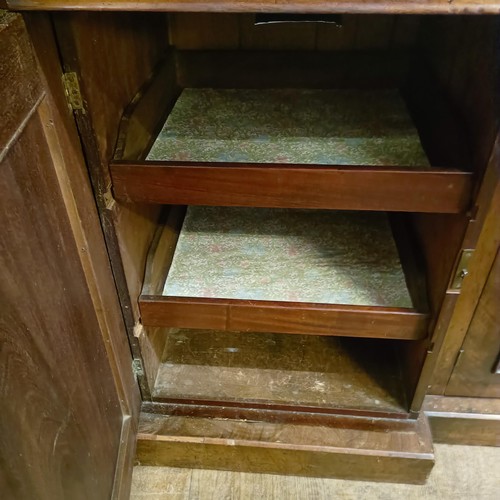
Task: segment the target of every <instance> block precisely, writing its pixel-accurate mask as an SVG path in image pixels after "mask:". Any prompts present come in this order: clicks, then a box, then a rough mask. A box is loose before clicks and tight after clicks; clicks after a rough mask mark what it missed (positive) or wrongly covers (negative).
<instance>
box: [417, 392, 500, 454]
mask: <svg viewBox="0 0 500 500" xmlns="http://www.w3.org/2000/svg"><path fill="white" fill-rule="evenodd" d="M423 410H424V412H425V414H426V415H427V417H428V419H429V423H430V426H431V430H432V436H433V439H434V441H435V442H436V443H447V444H462V445H469V446H500V399H494V398H463V397H450V396H426V398H425V401H424V406H423Z"/></svg>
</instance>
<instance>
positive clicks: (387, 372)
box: [152, 330, 408, 418]
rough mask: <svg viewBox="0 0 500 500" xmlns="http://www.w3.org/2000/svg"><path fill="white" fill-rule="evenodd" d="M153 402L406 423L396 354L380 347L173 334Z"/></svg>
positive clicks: (359, 342)
mask: <svg viewBox="0 0 500 500" xmlns="http://www.w3.org/2000/svg"><path fill="white" fill-rule="evenodd" d="M152 397H153V400H154V401H157V402H170V403H179V404H182V403H184V404H197V405H200V404H201V405H210V406H214V405H217V406H224V407H225V406H229V407H231V406H233V407H235V406H236V407H239V408H254V409H255V408H260V409H263V410H272V409H274V410H279V411H288V410H290V411H292V410H293V411H298V412H300V411H303V412H316V413H339V412H340V413H343V412H344V413H349V414H357V415H375V416H385V417H394V418H406V417H407V413H408V406H407V402H406V399H405V398H406V393H405V386H404V381H403V380H402V375H401V370H400V366H399V359H398V357H397V351H396V349H395V346H394V345H393V344H392V343H390V342H388V341H385V340H378V339H369V340H367V339H347V338H335V337H315V336H310V335H281V334H273V333H265V334H264V333H232V334H228V333H227V332H220V331H206V330H173V331H169V332H167V333H166V342H165V349H164V352H163V356H162V358H161V364H160V366H159V370H158V374H157V377H156V383H155V386H154V389H153V391H152Z"/></svg>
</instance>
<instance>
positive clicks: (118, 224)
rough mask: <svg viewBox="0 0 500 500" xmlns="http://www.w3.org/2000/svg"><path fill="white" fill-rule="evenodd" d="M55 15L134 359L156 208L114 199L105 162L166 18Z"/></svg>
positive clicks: (157, 50)
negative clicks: (77, 95) (74, 79)
mask: <svg viewBox="0 0 500 500" xmlns="http://www.w3.org/2000/svg"><path fill="white" fill-rule="evenodd" d="M53 19H54V25H55V30H56V36H57V40H58V44H59V49H60V52H61V58H62V61H63V66H64V70H65V71H73V72H76V73H77V75H78V80H79V85H80V89H81V92H82V95H83V100H84V109H83V110H80V111H77V112H75V118H76V121H77V124H78V129H79V133H80V136H81V140H82V145H83V150H84V153H85V156H86V160H87V165H88V169H89V173H90V179H91V182H92V187H93V190H94V193H95V197H96V201H97V205H98V209H99V216H100V218H101V224H102V227H103V231H104V236H105V240H106V245H107V249H108V252H109V254H110V261H111V267H112V270H113V275H114V279H115V282H116V286H117V289H118V293H119V298H120V303H121V306H122V312H123V316H124V319H125V324H126V328H127V333H128V338H129V342H130V345H131V348H132V352H133V356H134V358H137V359H140V358H141V353H140V348H139V345H138V341H137V339H136V338H135V337H134V334H133V329H134V326H135V323H136V322H137V321H138V317H139V311H138V305H137V300H136V299H137V297H138V296H139V293H140V288H141V286H142V279H143V273H144V263H145V260H146V256H147V251H148V248H149V245H150V243H151V240H152V238H153V235H154V231H155V225H156V222H157V219H158V216H159V212H160V208H159V207H158V206H154V205H141V204H125V203H116V202H115V200H114V199H113V197H112V194H111V180H110V177H109V170H108V161H109V159H110V158H111V157H112V155H113V151H114V149H115V145H116V141H117V137H118V129H119V125H120V122H121V118H122V114H123V112H124V109H125V107H126V106H127V105H128V104H129V103H130V102H131V101H132V99H133V97H134V95H135V94H136V93H137V92H138V90H139V89H140V87H141V86H142V85H143V84H144V82H145V81H147V79H148V77H149V76H150V74H151V73H152V72H153V69H154V68H155V67H156V65H157V63H158V62H159V60H160V59H161V58H162V57H163V56H164V51H165V48H166V40H165V37H164V34H165V20H164V18H163V17H162V16H154V15H148V14H146V13H142V14H139V13H135V14H127V13H113V14H109V13H108V14H104V13H102V14H98V13H57V14H54V15H53ZM162 40H163V43H162ZM123 68H127V71H126V72H125V73H126V76H125V77H124V78H116V75H118V74H119V73H121V72H122V71H123ZM103 89H106V91H105V92H103ZM139 380H140V383H141V391H142V395H143V397H146V398H147V397H148V396H149V388H148V385H147V381H146V379H145V378H143V377H139Z"/></svg>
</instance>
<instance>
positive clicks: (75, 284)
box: [0, 18, 123, 499]
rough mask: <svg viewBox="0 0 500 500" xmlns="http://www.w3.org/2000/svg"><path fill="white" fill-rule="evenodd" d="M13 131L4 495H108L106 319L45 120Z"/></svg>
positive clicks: (4, 290)
mask: <svg viewBox="0 0 500 500" xmlns="http://www.w3.org/2000/svg"><path fill="white" fill-rule="evenodd" d="M18 19H20V18H18ZM18 22H20V21H18ZM0 36H1V33H0ZM0 52H1V51H0ZM11 61H12V62H13V63H15V62H16V61H18V59H16V58H12V59H11ZM33 69H34V70H35V69H36V66H33ZM4 82H5V80H3V79H2V84H4ZM10 83H11V84H13V85H12V86H13V88H17V89H18V90H19V89H21V88H22V82H19V84H18V85H14V82H10ZM11 133H16V134H18V135H17V140H16V141H15V143H14V144H13V145H12V146H11V147H10V148H9V150H8V152H7V153H6V155H5V157H4V159H3V161H2V164H1V169H2V176H1V179H0V192H1V196H0V205H1V207H0V213H1V225H2V231H1V236H0V260H1V268H2V280H1V281H0V296H1V304H2V307H1V314H0V317H1V319H0V341H1V344H2V349H1V351H0V353H1V354H0V357H1V365H2V367H3V369H2V374H1V376H0V388H1V389H0V397H1V400H2V412H1V413H0V427H1V432H0V441H1V442H0V450H1V452H0V453H1V455H2V457H1V461H2V464H3V466H2V468H1V474H0V482H1V486H0V489H1V491H2V494H3V495H4V496H6V497H9V498H47V499H49V498H51V499H59V498H61V499H62V498H68V497H72V498H85V497H88V496H92V497H93V498H103V499H104V498H109V497H110V495H111V492H112V487H113V478H114V473H115V462H116V457H117V455H118V449H119V445H120V433H121V427H122V419H123V415H122V409H121V407H120V402H119V399H118V396H117V393H116V387H115V382H114V380H113V375H112V372H111V368H110V366H109V362H108V359H107V353H106V349H105V346H104V342H103V339H102V337H101V335H100V325H99V321H98V319H97V318H96V313H95V311H94V304H93V301H92V299H91V296H90V293H89V289H88V288H87V284H86V278H85V274H84V271H83V269H82V264H81V261H80V258H79V252H78V249H77V246H76V242H75V239H74V236H73V234H72V229H71V225H70V221H69V219H68V216H67V215H66V207H65V205H64V201H63V198H62V195H61V191H60V189H59V186H58V179H57V177H56V173H55V171H54V163H53V162H54V160H53V158H52V152H51V150H50V146H49V143H48V139H47V137H46V135H45V133H44V127H43V123H42V121H41V119H40V116H39V115H38V114H37V113H35V114H34V115H32V116H31V118H30V119H29V120H28V121H27V122H25V123H24V124H21V129H17V130H15V129H14V130H11Z"/></svg>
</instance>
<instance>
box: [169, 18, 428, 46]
mask: <svg viewBox="0 0 500 500" xmlns="http://www.w3.org/2000/svg"><path fill="white" fill-rule="evenodd" d="M254 20H255V16H254V15H253V14H212V13H175V14H170V15H169V24H170V33H169V34H170V37H169V42H170V44H171V45H174V46H175V47H177V48H178V49H181V50H193V49H194V50H214V49H219V50H220V49H226V50H231V49H234V50H236V49H243V50H247V49H250V50H349V49H362V50H364V49H386V48H399V49H401V48H407V47H409V46H412V45H413V44H414V43H415V42H416V39H417V33H418V27H419V24H420V19H419V17H418V16H386V15H370V16H366V15H345V16H342V26H341V27H339V26H337V25H335V24H333V23H272V24H266V25H255V24H254Z"/></svg>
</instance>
